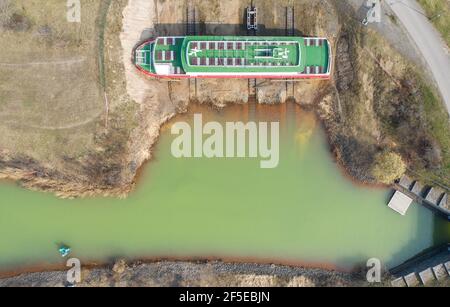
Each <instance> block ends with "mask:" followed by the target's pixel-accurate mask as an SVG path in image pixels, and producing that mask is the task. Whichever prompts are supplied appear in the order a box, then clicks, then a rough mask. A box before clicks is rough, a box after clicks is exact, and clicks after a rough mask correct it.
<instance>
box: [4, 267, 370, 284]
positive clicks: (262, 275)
mask: <svg viewBox="0 0 450 307" xmlns="http://www.w3.org/2000/svg"><path fill="white" fill-rule="evenodd" d="M66 274H67V273H66V272H64V271H52V272H42V273H30V274H24V275H20V276H16V277H11V278H6V279H0V287H30V286H33V287H63V286H66V285H67V282H66V280H67V279H66ZM362 285H365V282H364V280H363V279H362V277H361V276H360V275H359V274H350V273H339V272H334V271H327V270H322V269H304V268H300V267H289V266H279V265H269V264H267V265H266V264H252V263H243V264H232V263H223V262H217V261H214V262H202V263H193V262H154V263H133V264H129V265H128V264H126V263H125V262H124V261H118V262H116V264H115V265H114V266H110V267H105V268H93V269H85V270H83V271H82V282H81V283H80V284H78V286H81V287H159V286H166V287H177V286H180V287H196V286H206V287H208V286H209V287H211V286H218V287H227V286H230V287H233V286H236V287H245V286H248V287H286V286H287V287H324V286H362Z"/></svg>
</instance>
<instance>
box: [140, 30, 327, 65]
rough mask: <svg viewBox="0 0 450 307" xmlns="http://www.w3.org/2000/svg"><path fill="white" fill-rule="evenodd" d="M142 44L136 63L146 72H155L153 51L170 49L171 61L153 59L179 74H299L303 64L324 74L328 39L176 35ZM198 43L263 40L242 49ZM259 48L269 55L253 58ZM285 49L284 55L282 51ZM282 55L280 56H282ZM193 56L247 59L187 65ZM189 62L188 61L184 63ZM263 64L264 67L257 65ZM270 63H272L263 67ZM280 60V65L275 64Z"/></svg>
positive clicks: (259, 53) (259, 52) (257, 53)
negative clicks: (142, 57)
mask: <svg viewBox="0 0 450 307" xmlns="http://www.w3.org/2000/svg"><path fill="white" fill-rule="evenodd" d="M157 42H158V40H156V41H155V43H150V44H147V45H144V46H143V47H142V48H141V50H148V51H150V52H148V55H147V59H146V63H145V64H139V63H137V65H138V66H140V67H141V68H143V69H144V70H146V71H149V72H152V73H156V71H155V67H154V64H155V63H153V59H154V57H153V53H155V52H158V51H174V52H175V57H174V60H173V61H158V60H157V61H156V64H158V63H171V64H172V66H173V67H180V68H182V71H183V73H184V72H186V73H251V72H253V73H302V72H305V69H306V67H307V66H320V67H322V70H323V73H327V70H328V61H329V48H328V42H327V41H324V43H323V44H322V45H321V46H306V43H305V38H303V37H272V36H270V37H261V36H186V37H181V38H176V40H175V44H174V45H163V44H159V43H157ZM193 42H197V43H198V48H197V49H198V51H197V52H193V51H192V48H191V47H192V45H191V43H193ZM202 42H207V43H208V45H209V42H224V43H227V42H250V43H252V42H253V43H256V42H258V43H259V42H267V43H264V44H263V45H249V46H247V45H245V48H243V49H231V50H219V49H218V48H214V49H209V50H208V49H205V50H202V49H201V48H200V44H201V43H202ZM272 42H284V43H295V44H291V45H280V46H278V45H273V44H271V43H272ZM262 50H268V53H269V54H268V56H271V57H270V58H257V56H258V55H259V56H261V55H264V54H262V53H263V51H262ZM284 52H286V54H287V57H286V54H285V53H284ZM283 55H284V57H283ZM194 56H195V57H197V58H222V59H224V58H241V59H245V60H247V65H242V66H214V65H209V66H193V65H190V64H189V63H191V60H192V58H193V57H194ZM188 61H189V63H188ZM259 63H263V64H264V66H258V65H259ZM268 63H272V65H273V66H267V64H268ZM278 63H280V65H278Z"/></svg>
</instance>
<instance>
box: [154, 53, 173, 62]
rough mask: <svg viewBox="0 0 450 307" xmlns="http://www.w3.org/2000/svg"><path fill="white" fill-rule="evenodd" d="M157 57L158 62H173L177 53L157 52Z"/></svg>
mask: <svg viewBox="0 0 450 307" xmlns="http://www.w3.org/2000/svg"><path fill="white" fill-rule="evenodd" d="M155 56H156V60H157V61H173V60H175V51H172V50H169V51H165V50H163V51H157V52H156V54H155Z"/></svg>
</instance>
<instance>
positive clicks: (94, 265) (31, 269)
mask: <svg viewBox="0 0 450 307" xmlns="http://www.w3.org/2000/svg"><path fill="white" fill-rule="evenodd" d="M64 259H66V258H64ZM67 259H70V257H69V258H67ZM119 260H125V261H126V263H128V264H133V263H139V264H152V263H159V262H185V263H212V262H221V263H224V264H230V265H233V264H255V265H276V266H285V267H291V268H301V269H308V270H314V269H318V270H324V271H328V272H339V273H344V274H355V273H357V271H358V266H355V267H353V268H352V269H346V268H344V267H341V266H338V265H336V264H331V263H326V262H310V261H301V260H290V259H284V260H281V259H276V258H262V257H237V256H227V257H220V256H206V257H198V256H192V257H191V256H154V257H143V258H140V257H138V258H133V257H131V258H125V257H119V258H117V259H114V260H110V261H108V260H105V261H92V260H91V261H88V262H86V263H87V264H82V269H107V268H109V267H112V266H113V265H114V264H115V262H116V261H119ZM66 270H68V267H66V266H65V265H64V264H50V263H47V264H45V263H41V264H35V265H30V266H27V267H25V268H21V269H19V268H16V269H10V270H5V271H3V270H1V269H0V279H5V278H12V277H17V276H21V275H27V274H32V273H48V272H63V271H66Z"/></svg>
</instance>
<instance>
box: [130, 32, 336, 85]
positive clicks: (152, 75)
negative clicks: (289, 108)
mask: <svg viewBox="0 0 450 307" xmlns="http://www.w3.org/2000/svg"><path fill="white" fill-rule="evenodd" d="M154 41H155V39H151V40H147V41H145V42H143V43H142V44H140V45H138V46H137V47H136V48H134V50H133V55H132V59H133V64H134V66H135V67H136V68H137V69H138V70H139V71H141V72H142V73H144V74H145V75H147V76H150V77H153V78H157V79H319V80H329V79H330V75H298V76H279V75H254V76H248V75H227V76H220V75H218V76H210V75H198V76H189V75H158V74H154V73H151V72H149V71H147V70H145V69H143V68H142V67H139V66H138V65H136V64H135V63H136V58H135V53H136V50H137V49H139V48H140V47H142V46H144V45H146V44H149V43H152V42H154Z"/></svg>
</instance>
